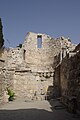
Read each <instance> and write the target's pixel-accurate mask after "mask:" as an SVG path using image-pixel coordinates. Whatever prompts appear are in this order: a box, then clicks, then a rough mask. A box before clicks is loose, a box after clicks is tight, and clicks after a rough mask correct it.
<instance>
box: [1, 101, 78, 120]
mask: <svg viewBox="0 0 80 120" xmlns="http://www.w3.org/2000/svg"><path fill="white" fill-rule="evenodd" d="M0 120H80V116H79V115H74V114H71V113H68V112H67V110H66V109H65V108H64V107H63V106H62V105H61V104H60V103H59V102H58V101H55V100H54V101H51V102H48V101H35V102H34V101H33V102H29V101H22V100H16V101H13V102H9V103H7V104H5V105H2V106H1V107H0Z"/></svg>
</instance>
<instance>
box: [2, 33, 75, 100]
mask: <svg viewBox="0 0 80 120" xmlns="http://www.w3.org/2000/svg"><path fill="white" fill-rule="evenodd" d="M38 39H39V41H40V40H41V41H40V42H41V43H39V44H38ZM38 45H39V46H38ZM74 48H75V45H73V44H72V43H71V42H70V41H69V39H66V38H64V37H61V38H58V39H53V38H51V37H50V36H49V35H46V34H40V33H39V34H37V33H32V32H29V33H28V34H27V36H26V38H25V41H24V43H23V45H22V48H19V47H17V48H10V49H5V52H4V54H3V56H4V58H5V65H4V69H3V70H2V72H3V75H4V76H5V80H4V86H5V89H7V88H9V89H13V90H14V92H15V95H16V97H21V98H24V99H25V100H28V99H29V100H44V99H46V98H49V99H50V98H51V97H53V95H54V97H58V96H60V95H61V94H63V90H62V89H65V87H64V84H65V85H66V80H65V82H64V80H62V79H64V75H63V72H64V71H65V68H64V70H63V67H64V62H63V64H61V62H62V61H63V60H62V59H63V58H65V56H66V54H67V53H69V51H71V50H72V49H74ZM57 56H58V57H57ZM65 62H66V61H65ZM60 64H61V66H63V67H61V66H60ZM67 65H68V64H67ZM66 67H67V66H66ZM56 71H57V72H56ZM61 71H62V72H61ZM54 73H55V74H54ZM61 74H62V75H61ZM62 76H63V77H62ZM60 85H61V86H60ZM63 87H64V88H63ZM66 87H67V86H66ZM61 92H62V93H61ZM64 93H65V92H64Z"/></svg>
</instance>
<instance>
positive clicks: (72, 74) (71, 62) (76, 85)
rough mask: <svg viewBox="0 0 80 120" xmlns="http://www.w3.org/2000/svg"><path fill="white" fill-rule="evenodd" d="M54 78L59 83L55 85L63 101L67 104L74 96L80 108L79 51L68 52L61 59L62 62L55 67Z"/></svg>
mask: <svg viewBox="0 0 80 120" xmlns="http://www.w3.org/2000/svg"><path fill="white" fill-rule="evenodd" d="M58 76H59V77H58ZM55 79H57V80H56V81H58V83H60V84H57V85H58V88H59V91H60V92H61V96H62V98H63V102H64V103H65V104H67V103H68V101H69V100H71V99H72V98H73V97H75V98H76V100H77V105H78V109H80V51H78V52H69V53H68V54H67V55H66V56H65V57H64V58H63V59H62V62H61V63H60V64H59V66H57V68H56V69H55ZM59 91H58V92H59ZM68 104H69V103H68ZM71 106H72V105H71Z"/></svg>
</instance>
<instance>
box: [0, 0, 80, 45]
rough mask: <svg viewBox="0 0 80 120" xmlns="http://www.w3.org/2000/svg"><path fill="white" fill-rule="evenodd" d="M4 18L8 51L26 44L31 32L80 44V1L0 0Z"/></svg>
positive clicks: (4, 31)
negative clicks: (20, 44) (64, 38)
mask: <svg viewBox="0 0 80 120" xmlns="http://www.w3.org/2000/svg"><path fill="white" fill-rule="evenodd" d="M0 17H1V18H2V24H3V34H4V39H5V46H6V47H16V46H17V45H18V44H19V43H23V42H24V39H25V36H26V34H27V32H30V31H31V32H37V33H46V34H48V35H50V36H51V37H53V38H58V37H61V36H64V37H69V38H70V39H71V40H72V42H73V43H75V44H78V43H79V42H80V0H0ZM8 41H9V42H8Z"/></svg>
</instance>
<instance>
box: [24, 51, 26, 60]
mask: <svg viewBox="0 0 80 120" xmlns="http://www.w3.org/2000/svg"><path fill="white" fill-rule="evenodd" d="M25 53H26V50H23V60H25Z"/></svg>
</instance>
